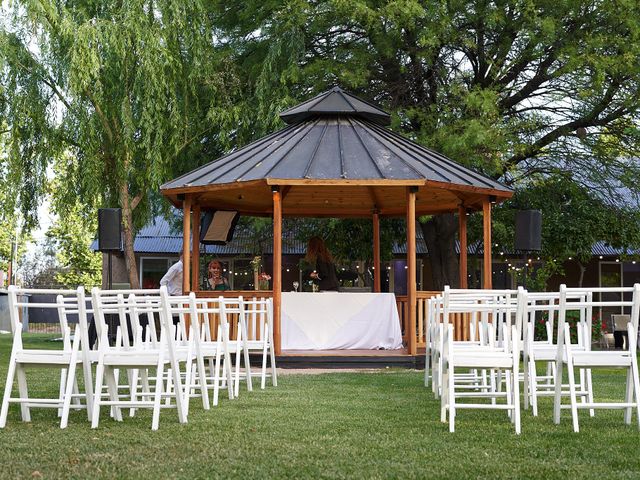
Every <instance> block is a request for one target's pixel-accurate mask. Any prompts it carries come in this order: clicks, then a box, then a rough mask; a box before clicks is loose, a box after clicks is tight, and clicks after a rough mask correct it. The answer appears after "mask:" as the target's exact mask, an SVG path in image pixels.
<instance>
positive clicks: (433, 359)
mask: <svg viewBox="0 0 640 480" xmlns="http://www.w3.org/2000/svg"><path fill="white" fill-rule="evenodd" d="M516 292H517V291H515V290H466V289H450V288H449V287H445V290H444V292H443V295H442V296H438V297H435V298H434V299H431V303H430V305H429V313H430V314H429V316H428V322H427V329H428V333H427V349H426V350H427V352H426V356H427V357H428V358H425V363H426V365H425V385H428V382H429V378H430V377H432V389H433V392H434V394H435V395H436V397H438V396H439V395H440V393H441V385H442V381H441V379H442V372H443V369H442V355H441V351H442V348H443V342H444V333H445V332H444V324H443V318H445V316H446V317H447V318H448V313H447V308H448V305H449V304H450V303H451V302H457V303H466V304H468V305H475V304H483V303H487V304H491V305H495V306H496V308H495V309H494V310H493V313H492V314H491V315H489V313H488V312H486V311H485V312H481V311H473V310H471V311H469V312H466V315H467V316H469V326H470V333H471V335H470V339H469V340H462V341H454V342H453V345H454V348H462V349H466V348H473V347H475V346H489V345H491V346H494V344H495V342H496V341H498V342H502V338H503V337H504V332H503V330H504V327H503V326H504V325H506V324H507V323H509V324H510V323H511V320H512V317H513V315H512V314H509V315H507V313H506V312H507V311H508V310H509V308H510V307H509V305H510V304H515V302H516V297H515V294H516ZM498 305H502V306H503V308H499V307H498ZM511 310H513V309H511ZM511 310H509V311H511ZM513 311H515V310H513ZM507 317H508V318H507ZM507 320H509V322H507ZM490 322H491V324H492V325H494V326H497V329H494V328H492V330H491V332H493V333H491V334H490V333H489V325H490ZM496 332H497V338H496ZM458 380H460V381H462V382H466V383H468V384H469V385H470V386H472V387H473V388H478V389H480V390H486V389H488V388H490V386H489V382H488V380H487V372H485V371H481V372H478V371H477V370H476V369H472V370H471V371H470V372H465V373H460V374H458ZM493 380H495V379H491V381H493ZM498 380H499V379H498Z"/></svg>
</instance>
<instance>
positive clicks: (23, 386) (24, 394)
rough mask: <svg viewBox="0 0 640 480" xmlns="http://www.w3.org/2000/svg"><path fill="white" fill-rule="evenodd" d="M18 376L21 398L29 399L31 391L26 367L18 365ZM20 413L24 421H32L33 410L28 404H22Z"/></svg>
mask: <svg viewBox="0 0 640 480" xmlns="http://www.w3.org/2000/svg"><path fill="white" fill-rule="evenodd" d="M16 376H17V377H18V391H19V392H20V398H29V390H28V388H27V375H26V373H25V371H24V367H23V366H22V365H20V364H18V365H16ZM20 411H21V413H22V421H23V422H30V421H31V410H30V409H29V405H27V404H26V403H21V404H20Z"/></svg>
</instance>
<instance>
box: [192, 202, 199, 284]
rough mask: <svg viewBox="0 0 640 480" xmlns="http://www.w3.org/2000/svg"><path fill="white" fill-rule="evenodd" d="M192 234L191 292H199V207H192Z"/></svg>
mask: <svg viewBox="0 0 640 480" xmlns="http://www.w3.org/2000/svg"><path fill="white" fill-rule="evenodd" d="M192 222H193V234H192V235H191V236H192V239H191V290H193V291H194V292H197V291H198V290H200V205H198V204H196V205H194V206H193V220H192Z"/></svg>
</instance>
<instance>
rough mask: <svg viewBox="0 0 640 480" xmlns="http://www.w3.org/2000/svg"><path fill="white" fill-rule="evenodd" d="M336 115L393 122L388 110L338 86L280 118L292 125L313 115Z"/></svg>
mask: <svg viewBox="0 0 640 480" xmlns="http://www.w3.org/2000/svg"><path fill="white" fill-rule="evenodd" d="M334 115H349V116H354V117H361V118H364V119H367V120H369V121H371V122H374V123H377V124H378V125H389V124H390V123H391V116H390V115H389V114H388V113H387V112H385V111H384V110H382V109H380V108H378V107H377V106H376V105H373V104H371V103H369V102H367V101H366V100H363V99H361V98H358V97H356V96H355V95H352V94H350V93H349V92H345V91H344V90H342V89H341V88H340V87H338V86H335V87H333V88H332V89H331V90H327V91H326V92H324V93H321V94H320V95H317V96H315V97H313V98H312V99H310V100H307V101H306V102H302V103H301V104H299V105H296V106H295V107H291V108H289V109H287V110H285V111H283V112H282V113H280V118H282V120H284V121H285V122H286V123H287V124H289V125H292V124H295V123H300V122H303V121H305V120H308V119H309V118H313V117H319V116H334Z"/></svg>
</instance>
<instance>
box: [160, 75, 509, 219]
mask: <svg viewBox="0 0 640 480" xmlns="http://www.w3.org/2000/svg"><path fill="white" fill-rule="evenodd" d="M281 116H282V118H283V120H285V121H286V122H288V123H289V122H295V123H293V124H292V125H289V126H287V127H285V128H284V129H282V130H280V131H278V132H275V133H273V134H271V135H268V136H266V137H264V138H261V139H259V140H257V141H255V142H253V143H251V144H249V145H247V146H245V147H243V148H240V149H238V150H236V151H235V152H232V153H229V154H228V155H225V156H223V157H221V158H219V159H217V160H215V161H213V162H211V163H209V164H207V165H204V166H202V167H199V168H197V169H195V170H193V171H191V172H189V173H187V174H185V175H183V176H181V177H179V178H177V179H175V180H172V181H170V182H168V183H166V184H164V185H163V186H162V187H161V190H162V193H163V194H164V195H165V196H167V197H168V198H169V199H170V200H171V201H172V202H173V203H174V204H175V205H176V206H180V204H181V203H182V198H184V197H183V195H185V194H192V195H193V196H194V201H195V202H197V203H198V204H199V205H200V206H201V207H203V208H218V209H233V210H238V211H240V212H241V213H245V214H252V215H270V214H271V212H272V208H273V203H272V197H271V188H272V187H273V186H279V187H280V188H281V191H282V197H283V213H284V214H285V215H296V216H305V215H308V216H368V215H370V214H371V212H372V211H373V210H376V211H378V212H379V213H380V214H382V215H403V214H404V212H405V211H404V209H405V205H406V198H405V197H406V194H405V192H406V187H407V186H415V187H418V193H417V200H416V213H417V214H430V213H442V212H448V211H455V210H457V208H458V206H459V205H460V204H461V203H462V204H464V205H465V206H466V207H468V208H470V209H474V208H481V203H482V201H483V200H485V199H486V197H487V195H491V196H494V197H496V201H501V200H504V199H506V198H508V197H510V196H511V195H512V191H511V190H510V189H508V188H506V187H504V186H503V185H501V184H500V183H498V182H496V181H495V180H493V179H491V178H489V177H486V176H484V175H482V174H479V173H477V172H475V171H473V170H471V169H469V168H465V167H463V166H461V165H459V164H458V163H456V162H454V161H452V160H450V159H448V158H446V157H445V156H443V155H441V154H439V153H437V152H434V151H432V150H429V149H427V148H425V147H422V146H420V145H418V144H416V143H414V142H412V141H410V140H408V139H407V138H405V137H403V136H401V135H398V134H396V133H394V132H392V131H390V130H388V129H386V128H384V127H383V126H381V124H386V123H388V120H389V115H388V114H387V113H386V112H384V111H382V110H380V109H378V108H377V107H375V106H373V105H371V104H369V103H367V102H364V101H362V100H360V99H358V98H357V97H354V96H352V95H350V94H348V93H346V92H343V91H342V90H340V89H338V88H334V89H332V90H330V91H328V92H325V93H323V94H321V95H318V96H317V97H315V98H313V99H311V100H309V101H307V102H304V103H302V104H300V105H298V106H297V107H293V108H291V109H289V110H286V111H285V112H283V113H282V114H281Z"/></svg>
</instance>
